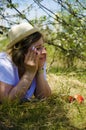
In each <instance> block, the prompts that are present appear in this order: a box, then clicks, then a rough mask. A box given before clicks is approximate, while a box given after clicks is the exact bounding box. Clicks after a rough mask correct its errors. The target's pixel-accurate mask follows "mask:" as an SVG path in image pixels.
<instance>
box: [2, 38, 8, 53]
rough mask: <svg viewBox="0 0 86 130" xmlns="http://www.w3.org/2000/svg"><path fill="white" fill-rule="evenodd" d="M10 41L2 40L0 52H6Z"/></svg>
mask: <svg viewBox="0 0 86 130" xmlns="http://www.w3.org/2000/svg"><path fill="white" fill-rule="evenodd" d="M8 43H9V40H8V39H7V38H6V37H5V38H4V39H3V40H0V51H2V50H5V49H6V46H7V44H8Z"/></svg>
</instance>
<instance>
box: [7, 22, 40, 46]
mask: <svg viewBox="0 0 86 130" xmlns="http://www.w3.org/2000/svg"><path fill="white" fill-rule="evenodd" d="M35 32H39V29H38V28H35V27H33V26H32V25H31V24H29V23H21V24H18V25H14V26H13V27H12V28H11V30H10V31H9V33H8V37H9V40H10V43H9V44H8V46H7V48H11V47H12V46H13V45H15V44H16V43H18V42H19V41H21V40H22V39H24V38H25V37H27V36H29V35H31V34H33V33H35Z"/></svg>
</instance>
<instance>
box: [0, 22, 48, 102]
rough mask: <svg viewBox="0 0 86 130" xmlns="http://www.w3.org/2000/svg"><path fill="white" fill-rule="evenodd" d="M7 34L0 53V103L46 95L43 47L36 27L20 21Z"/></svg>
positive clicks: (46, 83)
mask: <svg viewBox="0 0 86 130" xmlns="http://www.w3.org/2000/svg"><path fill="white" fill-rule="evenodd" d="M8 36H9V38H10V43H9V44H8V46H7V51H6V52H1V53H0V102H3V101H4V100H5V99H8V100H10V101H12V100H15V99H19V100H20V101H21V100H22V101H24V100H29V99H30V98H31V97H32V96H33V95H35V97H36V98H39V99H42V98H45V97H48V96H50V95H51V89H50V87H49V85H48V82H47V80H46V48H45V47H44V43H43V36H42V34H41V33H40V32H39V30H38V28H35V27H33V26H32V25H30V24H29V23H21V24H18V25H15V26H13V27H12V28H11V30H10V31H9V33H8Z"/></svg>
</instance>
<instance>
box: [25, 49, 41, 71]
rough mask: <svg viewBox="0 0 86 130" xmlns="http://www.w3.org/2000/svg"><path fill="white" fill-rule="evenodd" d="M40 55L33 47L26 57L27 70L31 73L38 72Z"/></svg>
mask: <svg viewBox="0 0 86 130" xmlns="http://www.w3.org/2000/svg"><path fill="white" fill-rule="evenodd" d="M38 61H39V53H38V51H37V50H36V48H35V47H34V46H33V47H31V48H29V50H28V53H27V54H26V55H25V61H24V63H25V68H26V70H29V71H30V72H36V71H37V70H38Z"/></svg>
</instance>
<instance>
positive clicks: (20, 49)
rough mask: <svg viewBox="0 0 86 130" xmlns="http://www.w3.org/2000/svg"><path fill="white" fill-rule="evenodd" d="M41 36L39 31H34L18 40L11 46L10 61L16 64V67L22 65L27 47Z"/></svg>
mask: <svg viewBox="0 0 86 130" xmlns="http://www.w3.org/2000/svg"><path fill="white" fill-rule="evenodd" d="M41 37H42V34H41V33H40V32H35V33H33V34H31V35H29V36H27V37H26V38H24V39H23V40H21V41H20V42H18V43H16V44H15V45H14V46H13V47H12V48H11V56H12V61H13V62H14V63H15V65H17V66H18V67H24V59H25V54H27V52H28V48H29V47H30V46H31V45H32V44H33V43H34V42H37V41H38V40H39V39H40V38H41Z"/></svg>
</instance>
